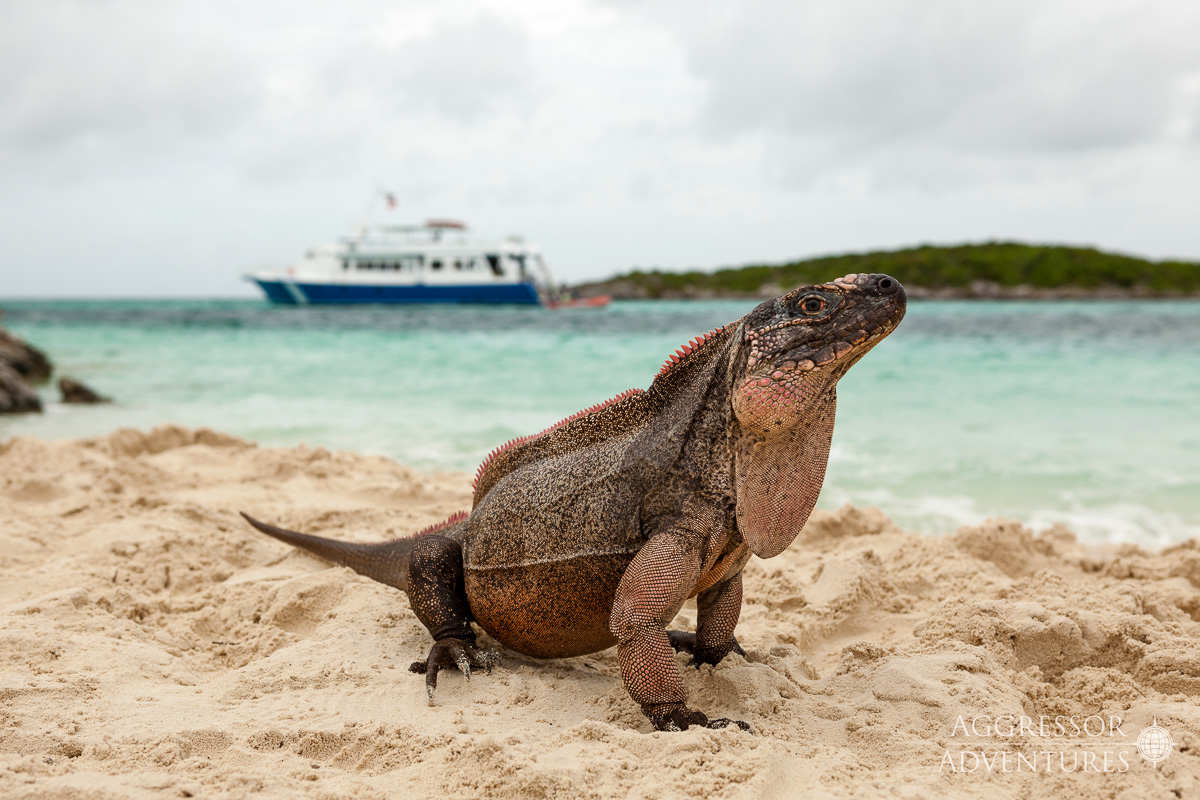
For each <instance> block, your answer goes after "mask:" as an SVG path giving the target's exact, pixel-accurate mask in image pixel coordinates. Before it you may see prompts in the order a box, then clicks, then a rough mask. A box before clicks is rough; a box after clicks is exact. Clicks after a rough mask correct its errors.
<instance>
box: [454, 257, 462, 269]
mask: <svg viewBox="0 0 1200 800" xmlns="http://www.w3.org/2000/svg"><path fill="white" fill-rule="evenodd" d="M454 268H455V269H462V260H461V259H458V258H456V259H454Z"/></svg>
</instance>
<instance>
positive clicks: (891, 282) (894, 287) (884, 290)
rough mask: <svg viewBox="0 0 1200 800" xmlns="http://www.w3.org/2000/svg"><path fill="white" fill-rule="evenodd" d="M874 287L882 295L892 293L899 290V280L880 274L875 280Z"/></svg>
mask: <svg viewBox="0 0 1200 800" xmlns="http://www.w3.org/2000/svg"><path fill="white" fill-rule="evenodd" d="M875 289H876V291H878V292H879V293H880V294H883V295H893V294H895V293H896V292H898V291H900V281H898V280H896V279H895V278H892V277H890V276H888V275H880V276H879V277H878V279H877V280H876V281H875Z"/></svg>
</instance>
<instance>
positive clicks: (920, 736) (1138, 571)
mask: <svg viewBox="0 0 1200 800" xmlns="http://www.w3.org/2000/svg"><path fill="white" fill-rule="evenodd" d="M469 484H470V482H469V479H468V478H467V476H465V475H461V474H446V475H435V476H424V475H421V474H418V473H416V472H413V471H411V470H408V469H406V468H404V467H402V466H399V465H396V464H394V463H392V462H389V461H387V460H385V459H382V458H374V457H367V456H359V455H351V454H345V453H329V452H327V451H325V450H322V449H315V450H314V449H310V448H304V447H300V448H295V449H291V450H270V449H264V448H257V447H255V446H253V445H250V444H248V443H246V442H242V441H240V440H237V439H233V438H232V437H228V436H224V435H221V434H217V433H213V432H211V431H204V430H201V431H190V430H185V429H182V428H176V427H165V428H159V429H157V430H156V431H154V432H152V433H149V434H144V433H138V432H136V431H127V430H126V431H118V432H116V433H114V434H112V435H110V436H107V437H102V438H99V439H91V440H82V441H73V442H61V443H45V442H41V441H37V440H33V439H15V440H11V441H8V442H4V443H0V521H2V524H0V797H4V798H10V797H55V798H109V797H147V798H149V797H155V798H158V797H193V796H194V797H219V798H223V797H248V796H250V795H255V796H260V797H278V798H285V797H298V796H302V797H327V798H334V797H339V798H340V797H363V798H375V797H378V798H383V797H424V798H436V799H438V800H440V798H444V797H451V798H457V797H484V796H487V797H539V798H542V797H544V798H554V797H563V798H568V797H569V798H593V797H595V798H609V797H624V796H633V797H651V798H655V800H670V799H671V798H683V797H688V798H701V797H738V798H741V797H801V796H805V797H871V796H905V797H914V798H915V797H962V796H968V795H980V796H986V797H993V796H995V797H1014V798H1015V797H1062V796H1074V795H1076V794H1082V795H1086V796H1092V797H1102V798H1117V797H1119V798H1122V799H1123V800H1132V799H1133V798H1141V797H1147V798H1149V797H1184V798H1186V797H1197V796H1200V749H1198V748H1200V705H1198V703H1197V700H1198V699H1200V622H1198V620H1200V543H1198V542H1197V541H1190V542H1187V543H1185V544H1183V545H1179V546H1177V547H1173V548H1171V549H1169V550H1167V551H1165V552H1163V553H1147V552H1145V551H1143V550H1140V549H1139V548H1136V547H1132V546H1129V547H1122V548H1119V549H1111V550H1100V549H1091V548H1088V547H1084V546H1082V545H1080V544H1079V543H1078V542H1077V541H1076V540H1075V537H1074V536H1073V535H1071V534H1070V533H1069V532H1068V531H1066V530H1052V531H1049V532H1046V533H1043V534H1042V535H1040V536H1033V535H1031V533H1030V532H1029V531H1027V530H1024V529H1022V528H1021V527H1020V526H1019V525H1017V524H1015V523H1007V522H990V523H988V524H985V525H983V526H981V527H978V528H969V529H963V530H962V531H960V532H959V533H958V534H956V535H955V536H953V537H949V538H932V537H927V536H921V535H917V534H913V533H906V532H904V531H901V530H899V529H897V528H896V527H895V526H894V525H892V524H891V523H890V522H889V521H888V520H887V519H886V518H885V517H884V516H882V515H881V514H880V513H878V512H876V511H872V510H860V509H853V508H846V509H842V510H841V511H839V512H837V513H833V514H829V513H818V514H816V515H815V516H814V519H813V520H812V521H811V522H810V524H809V525H808V527H807V528H806V529H805V531H804V533H802V535H801V537H800V538H799V539H798V540H797V542H796V543H795V544H794V545H793V546H792V547H791V548H790V549H789V550H788V551H787V552H786V553H784V554H783V555H782V556H780V557H778V558H776V559H773V560H771V561H766V562H762V561H757V560H756V561H752V562H751V564H750V566H749V567H748V568H747V570H746V579H745V586H746V603H745V607H744V609H743V612H742V622H741V624H740V625H739V627H738V635H739V637H740V639H741V641H742V643H743V644H744V645H745V647H746V648H747V650H748V651H749V658H748V659H742V658H741V657H739V656H730V657H729V658H727V659H726V660H725V662H723V663H722V664H720V665H719V666H718V667H716V668H710V667H705V668H704V669H701V670H699V671H697V670H694V669H690V668H688V669H685V670H684V675H685V682H686V684H687V688H688V691H689V693H690V696H691V699H692V703H693V705H694V706H695V707H697V708H699V709H701V710H703V711H705V712H707V713H708V714H709V715H710V716H731V717H736V718H741V719H745V720H747V721H749V722H750V723H751V724H752V725H753V726H754V729H755V734H754V735H747V734H744V733H740V732H737V731H732V730H726V731H707V730H699V731H698V730H691V731H687V732H685V733H674V734H668V733H655V732H652V730H651V728H650V726H649V724H648V723H647V722H646V720H645V719H644V718H643V717H642V716H641V714H640V713H639V711H638V710H637V708H636V707H635V706H634V704H633V703H632V702H631V701H630V700H629V698H628V696H627V695H626V694H625V692H624V690H623V689H622V687H621V683H620V679H619V677H618V675H617V665H616V658H615V653H614V652H613V651H609V652H604V653H599V654H596V655H592V656H587V657H583V658H574V659H568V660H565V661H551V662H540V661H537V660H535V659H530V658H525V657H523V656H520V655H518V654H515V653H511V652H505V653H504V656H505V664H504V668H503V669H502V670H500V671H498V672H497V673H494V674H493V675H491V676H485V675H482V674H478V675H477V676H476V677H475V678H473V679H472V680H471V681H470V682H469V683H467V682H465V681H464V680H463V679H462V678H461V677H459V676H457V675H452V674H446V675H445V676H444V677H443V678H442V680H441V682H440V684H439V690H438V696H437V704H436V705H435V706H432V707H430V706H429V705H427V704H426V701H425V693H424V687H423V684H422V678H421V677H419V676H415V675H412V674H410V673H409V672H408V671H407V666H408V664H409V663H410V662H411V661H412V660H414V659H417V658H421V657H423V656H424V654H425V653H426V652H427V649H428V645H429V639H428V635H427V633H426V632H425V630H424V629H423V628H422V627H421V625H420V624H419V623H418V622H417V621H416V619H415V618H414V617H413V615H412V613H411V611H410V610H409V606H408V602H407V600H406V598H405V597H404V596H403V595H402V594H400V593H398V592H395V591H393V590H391V589H389V588H387V587H385V586H381V585H379V584H376V583H373V582H371V581H369V580H367V579H365V578H361V577H358V576H356V575H355V574H354V573H352V572H350V571H349V570H347V569H342V568H331V567H329V566H328V565H327V564H325V563H323V562H321V561H319V560H316V559H314V558H311V557H308V556H305V555H302V554H299V553H297V552H295V551H293V550H291V549H289V548H287V547H285V546H283V545H281V544H279V543H277V542H275V541H273V540H270V539H268V538H267V537H264V536H262V535H260V534H258V533H256V532H254V531H252V530H251V529H250V528H249V527H248V526H246V525H245V524H244V523H242V522H241V520H240V519H239V518H238V517H237V516H236V513H235V512H236V511H237V510H238V509H244V510H246V511H249V512H251V513H254V514H256V515H257V516H260V517H261V518H263V519H266V520H270V521H273V522H277V523H279V524H281V525H284V526H287V527H291V528H295V529H299V530H305V531H309V532H313V533H319V534H323V535H329V536H334V537H342V538H347V539H350V538H353V539H357V540H360V541H371V540H379V539H384V538H390V537H394V536H398V535H403V534H405V533H409V532H412V531H416V530H418V529H420V528H422V527H424V526H426V525H429V524H432V523H435V522H438V521H440V520H441V519H443V518H444V517H446V516H448V515H449V514H450V513H451V512H453V511H457V510H459V509H463V508H467V507H468V506H469V503H470V498H469ZM694 614H695V612H694V606H691V607H690V608H689V609H685V612H684V613H683V614H682V615H681V619H680V620H679V621H678V622H679V623H680V624H681V625H682V626H687V625H690V624H692V623H694ZM484 639H485V641H486V637H484ZM679 659H680V663H681V664H684V663H685V657H684V656H680V657H679ZM959 715H963V716H964V717H965V718H967V719H968V720H969V719H970V718H972V717H975V716H978V715H990V716H992V717H995V716H1001V715H1012V716H1015V717H1019V716H1021V715H1025V716H1029V717H1035V718H1036V717H1038V716H1039V715H1048V716H1050V717H1054V716H1055V715H1063V716H1072V715H1077V716H1079V717H1080V721H1082V718H1083V717H1087V716H1089V715H1101V716H1103V717H1104V718H1106V719H1107V718H1108V717H1109V716H1114V715H1115V716H1120V717H1121V718H1122V724H1121V728H1120V732H1119V733H1118V734H1117V735H1115V736H1113V737H1107V736H1102V737H1080V738H1076V739H1073V740H1072V742H1073V744H1071V745H1046V744H1042V745H1039V746H1033V745H1032V744H1029V746H1026V747H1024V748H1018V747H1014V746H1010V745H1011V744H1012V742H1013V741H1014V739H1013V738H1010V737H997V736H995V735H993V736H992V737H991V739H990V740H989V741H996V742H1004V743H1005V744H979V743H978V742H979V740H978V739H975V740H970V739H964V737H963V732H962V730H961V729H960V730H959V731H957V732H955V727H954V726H955V722H956V720H957V719H958V717H959ZM1155 718H1156V719H1157V720H1158V722H1159V724H1160V725H1161V726H1163V727H1164V728H1166V729H1167V730H1168V732H1169V733H1170V734H1171V736H1172V737H1173V739H1174V741H1175V743H1176V745H1177V746H1176V747H1175V748H1174V752H1173V753H1172V755H1170V756H1169V757H1167V758H1166V760H1165V761H1163V762H1162V763H1161V764H1160V765H1159V766H1158V767H1157V768H1155V767H1154V766H1152V765H1151V764H1150V763H1148V762H1146V761H1144V760H1143V759H1142V758H1141V757H1139V755H1138V753H1137V752H1136V751H1135V750H1134V749H1132V748H1131V747H1129V746H1128V743H1129V742H1132V741H1133V740H1134V739H1135V738H1136V737H1137V735H1138V732H1139V731H1141V730H1142V729H1143V728H1145V727H1146V726H1148V725H1149V724H1150V723H1151V721H1152V720H1153V719H1155ZM981 724H982V723H981ZM1051 724H1052V722H1051ZM1092 725H1093V730H1094V729H1095V728H1094V726H1095V725H1096V722H1095V720H1093V722H1092ZM1050 732H1051V733H1053V732H1054V731H1053V729H1051V731H1050ZM952 734H954V735H953V736H952ZM1059 738H1063V737H1059ZM967 741H973V742H974V744H972V746H971V747H967V748H964V747H963V746H962V745H963V743H964V742H967ZM1015 741H1025V742H1027V743H1028V742H1032V740H1031V739H1030V738H1029V736H1028V735H1026V736H1025V737H1024V738H1023V739H1022V738H1018V739H1016V740H1015ZM1080 742H1086V743H1087V744H1088V745H1089V746H1078V745H1079V744H1080ZM1101 742H1104V743H1109V746H1108V747H1107V751H1108V752H1109V756H1108V759H1109V766H1110V768H1111V769H1112V770H1114V771H1110V772H1103V771H1097V768H1099V769H1101V770H1102V769H1103V767H1104V762H1103V760H1102V759H1103V752H1104V750H1105V748H1103V747H1097V746H1096V745H1098V744H1100V743H1101ZM1112 743H1123V744H1125V745H1126V746H1125V747H1124V749H1123V750H1121V749H1119V748H1118V749H1115V750H1114V748H1113V744H1112ZM965 749H966V750H973V751H977V752H982V753H983V754H985V755H986V756H987V757H988V758H989V759H991V758H992V754H993V753H995V752H1001V751H1009V752H1011V753H1012V754H1013V755H1011V756H1010V760H1009V761H1008V762H1007V766H1008V768H1009V770H1010V771H1008V772H1003V771H1002V769H1003V767H1004V764H1003V763H1001V762H993V769H992V771H991V772H988V771H987V770H986V769H985V768H984V767H983V766H982V765H980V766H979V767H978V768H977V769H976V770H975V771H974V772H971V773H957V774H956V773H953V772H951V771H950V769H949V767H947V766H946V764H945V758H946V753H947V752H948V751H949V752H952V753H953V754H954V756H953V757H955V758H957V757H958V754H959V751H962V750H965ZM1046 750H1053V751H1054V755H1053V757H1052V758H1051V761H1052V765H1051V768H1049V769H1047V766H1046V762H1045V760H1044V759H1042V758H1041V757H1040V756H1039V757H1038V758H1037V762H1036V763H1037V768H1038V771H1036V772H1031V771H1030V770H1029V768H1028V767H1027V766H1026V763H1027V762H1026V763H1019V762H1017V761H1016V760H1015V754H1016V752H1018V751H1019V752H1021V753H1024V754H1025V757H1026V759H1027V760H1028V759H1030V758H1032V757H1033V755H1034V754H1035V753H1041V752H1043V751H1046ZM1059 751H1061V752H1062V753H1063V756H1061V758H1062V759H1065V766H1066V767H1067V768H1070V767H1071V766H1072V764H1073V763H1077V764H1079V765H1080V768H1078V769H1076V771H1074V772H1064V771H1063V769H1062V767H1063V763H1061V762H1060V760H1059V759H1060V756H1059ZM1083 751H1089V752H1094V753H1095V754H1096V755H1095V756H1094V757H1093V759H1092V760H1091V761H1088V762H1086V763H1088V764H1090V765H1091V768H1090V769H1084V768H1083V765H1084V763H1085V762H1084V759H1083V758H1080V757H1078V756H1077V755H1076V754H1077V753H1081V752H1083ZM1118 752H1119V753H1123V754H1124V755H1123V758H1124V761H1122V760H1120V759H1119V758H1118V756H1117V753H1118ZM1073 759H1078V760H1077V761H1075V762H1073V761H1072V760H1073ZM966 765H967V766H968V767H969V766H971V760H970V758H968V760H967V764H966ZM1122 766H1125V769H1124V771H1115V770H1118V769H1121V768H1122ZM1017 767H1020V769H1019V770H1018V769H1017ZM939 768H940V769H939Z"/></svg>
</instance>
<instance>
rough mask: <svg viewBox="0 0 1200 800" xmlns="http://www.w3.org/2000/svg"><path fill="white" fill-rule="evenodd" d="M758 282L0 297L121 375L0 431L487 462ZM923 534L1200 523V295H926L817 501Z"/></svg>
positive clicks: (1164, 535)
mask: <svg viewBox="0 0 1200 800" xmlns="http://www.w3.org/2000/svg"><path fill="white" fill-rule="evenodd" d="M753 305H754V304H753V303H752V302H744V301H713V302H642V303H632V302H631V303H614V304H613V305H612V306H610V307H609V308H606V309H602V310H595V309H587V310H584V309H581V310H570V311H556V312H550V311H545V310H542V309H536V308H479V307H446V308H437V307H425V308H399V307H390V308H389V307H362V308H277V307H271V306H268V305H267V304H265V303H262V302H257V301H240V300H239V301H88V302H82V301H80V302H64V301H56V302H49V301H46V302H34V301H23V302H17V301H7V302H3V303H0V306H2V307H3V308H4V310H5V312H6V316H5V319H4V324H5V325H6V326H7V327H8V328H9V329H10V330H12V331H13V332H15V333H17V334H18V335H20V336H23V337H25V338H27V339H28V340H29V341H31V342H33V343H34V344H36V345H37V346H39V347H41V348H42V349H44V350H46V351H47V352H48V353H49V354H50V356H51V357H52V358H53V360H54V361H55V363H56V364H57V366H58V368H59V372H60V373H66V374H69V375H72V376H74V377H76V378H79V379H81V380H83V381H85V382H87V383H89V384H90V385H92V386H93V387H94V388H96V389H97V390H99V391H101V392H103V393H106V394H109V395H112V396H113V397H115V398H116V400H117V402H116V403H115V404H114V405H111V406H96V407H81V406H63V405H60V404H58V403H57V402H56V399H57V393H56V392H55V391H53V390H51V389H45V390H43V396H44V398H45V399H46V400H47V403H48V405H47V410H46V413H45V414H43V415H40V416H39V415H28V416H18V417H7V418H0V439H4V438H8V437H10V436H23V435H33V436H40V437H43V438H51V439H58V438H65V437H77V436H90V435H97V434H103V433H107V432H109V431H111V430H113V429H115V428H118V427H122V426H133V427H139V428H150V427H153V426H154V425H157V424H160V423H162V422H168V421H170V422H178V423H182V424H185V425H189V426H209V427H213V428H216V429H219V430H223V431H227V432H230V433H233V434H236V435H239V436H244V437H246V438H249V439H253V440H256V441H258V442H260V443H262V444H268V445H293V444H297V443H299V442H307V443H309V444H312V445H323V446H326V447H329V448H341V449H347V450H355V451H360V452H369V453H382V454H385V455H387V456H390V457H392V458H395V459H397V460H398V461H401V462H403V463H405V464H409V465H411V466H414V467H418V468H420V469H423V470H447V469H453V470H473V469H474V468H475V465H476V464H477V463H478V462H479V461H480V459H482V458H483V456H484V455H486V453H487V452H488V451H489V450H490V449H491V448H493V447H494V446H496V445H498V444H500V443H502V442H504V441H506V440H507V439H509V438H512V437H514V436H518V435H522V434H527V433H531V432H535V431H538V430H540V429H542V428H543V427H545V426H547V425H549V424H551V423H553V422H555V421H557V420H558V419H560V418H562V417H564V416H567V415H569V414H571V413H573V412H574V411H576V410H578V409H580V408H582V407H584V406H588V405H591V404H593V403H596V402H598V401H601V400H604V399H606V398H608V397H611V396H612V395H615V394H617V393H619V392H621V391H623V390H625V389H628V388H630V387H635V386H636V387H643V388H644V387H646V386H647V385H648V384H649V383H650V380H651V378H652V377H653V375H654V374H655V372H657V370H658V367H659V366H660V364H661V363H662V361H663V359H664V358H665V357H666V355H667V354H668V353H670V352H672V351H673V350H674V349H675V348H676V347H678V346H679V345H680V344H681V343H683V342H685V341H687V340H688V339H690V338H692V337H693V336H696V335H697V334H700V333H703V332H705V331H707V330H709V329H710V328H713V327H715V326H717V325H721V324H724V323H727V322H730V321H732V320H734V319H736V318H737V317H739V316H741V315H742V314H743V313H745V312H746V311H748V310H749V309H750V308H751V307H753ZM847 502H849V503H855V504H861V505H873V506H878V507H880V508H882V509H883V510H884V511H885V512H887V513H888V514H889V515H891V516H892V517H893V518H895V519H896V520H897V521H899V522H900V523H901V524H902V525H904V526H905V527H908V528H911V529H914V530H920V531H925V532H933V533H944V532H948V531H952V530H954V529H955V528H956V527H957V526H959V525H962V524H965V523H973V522H978V521H980V520H982V519H984V518H985V517H989V516H1005V517H1012V518H1016V519H1019V520H1022V521H1024V522H1026V523H1028V524H1030V525H1032V526H1034V527H1035V528H1044V527H1047V526H1049V525H1051V524H1052V523H1054V522H1056V521H1061V522H1064V523H1066V524H1067V525H1068V526H1069V527H1071V528H1073V529H1074V530H1076V531H1077V532H1079V533H1080V534H1081V535H1082V536H1084V537H1086V538H1088V539H1091V540H1095V541H1099V540H1120V541H1136V542H1141V543H1144V544H1147V545H1160V544H1163V543H1166V542H1171V541H1178V540H1180V539H1183V538H1186V537H1188V536H1196V535H1200V303H1189V302H1079V303H1015V302H1004V303H989V302H926V303H912V304H911V305H910V307H909V312H908V317H907V318H906V320H905V321H904V323H903V324H902V325H901V326H900V328H899V329H898V330H897V332H896V333H895V334H893V335H892V337H891V338H890V339H888V340H886V341H885V342H883V343H882V344H881V345H880V346H879V347H877V348H876V349H875V350H874V351H873V352H872V353H871V354H870V355H868V356H867V357H866V358H865V359H864V360H863V361H862V362H860V363H859V365H858V366H856V367H855V368H854V369H853V370H852V371H851V372H850V373H849V375H848V376H847V377H846V378H845V379H844V380H843V381H842V384H841V388H840V394H839V409H838V424H837V429H836V433H835V435H834V450H833V455H832V458H831V463H830V467H829V473H828V476H827V479H826V484H825V490H824V492H823V493H822V496H821V505H822V506H825V507H836V506H839V505H841V504H842V503H847Z"/></svg>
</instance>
